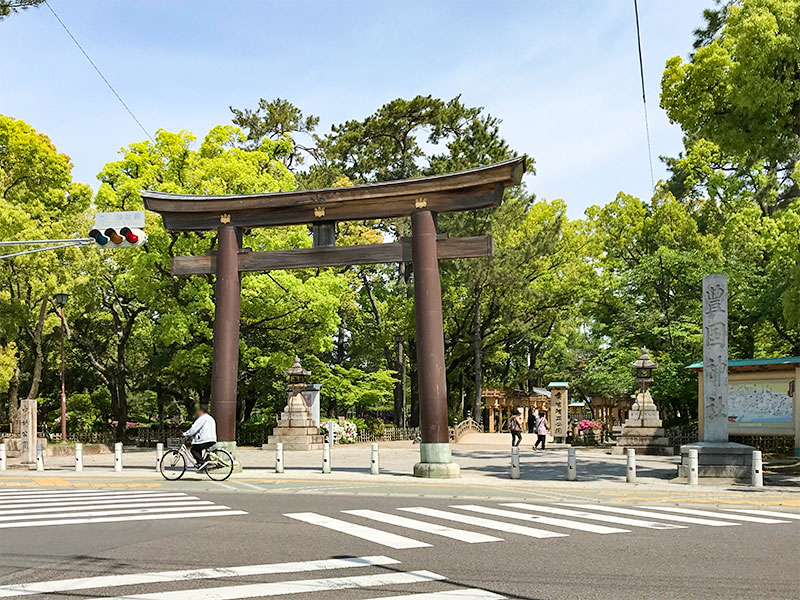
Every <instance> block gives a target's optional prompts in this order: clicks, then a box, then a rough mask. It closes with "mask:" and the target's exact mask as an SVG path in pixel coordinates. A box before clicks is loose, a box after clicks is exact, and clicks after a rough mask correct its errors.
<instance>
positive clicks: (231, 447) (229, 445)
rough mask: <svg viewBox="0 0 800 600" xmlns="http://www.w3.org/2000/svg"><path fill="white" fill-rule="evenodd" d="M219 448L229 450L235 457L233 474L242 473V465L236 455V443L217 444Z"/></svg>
mask: <svg viewBox="0 0 800 600" xmlns="http://www.w3.org/2000/svg"><path fill="white" fill-rule="evenodd" d="M217 448H222V449H224V450H227V451H228V452H230V453H231V456H233V472H234V473H241V472H242V463H240V462H239V457H238V456H237V455H236V442H217Z"/></svg>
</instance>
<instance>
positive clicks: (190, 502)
mask: <svg viewBox="0 0 800 600" xmlns="http://www.w3.org/2000/svg"><path fill="white" fill-rule="evenodd" d="M212 504H214V503H213V502H210V501H208V500H176V501H174V502H135V503H126V504H105V503H103V504H100V505H98V506H86V505H85V504H81V505H79V506H48V507H47V508H21V509H19V510H3V511H0V520H2V519H3V517H5V516H6V515H31V514H43V513H62V512H73V511H81V510H86V509H87V508H89V509H91V510H103V509H105V508H120V509H123V508H149V507H154V506H164V507H168V506H211V505H212Z"/></svg>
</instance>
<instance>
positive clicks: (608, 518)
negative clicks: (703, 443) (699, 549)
mask: <svg viewBox="0 0 800 600" xmlns="http://www.w3.org/2000/svg"><path fill="white" fill-rule="evenodd" d="M500 506H508V507H510V508H520V509H522V510H534V511H537V512H543V513H548V514H551V515H563V516H565V517H579V518H583V519H592V520H594V521H602V522H603V523H616V524H618V525H628V526H629V527H646V528H648V529H687V527H686V525H673V524H671V523H656V522H655V521H642V520H641V519H629V518H627V517H616V516H614V515H598V514H596V513H590V512H586V511H583V510H572V509H569V508H556V507H555V506H543V505H541V504H528V503H526V502H509V503H504V504H501V505H500Z"/></svg>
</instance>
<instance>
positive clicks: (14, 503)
mask: <svg viewBox="0 0 800 600" xmlns="http://www.w3.org/2000/svg"><path fill="white" fill-rule="evenodd" d="M186 497H187V496H186V494H141V493H133V494H125V495H121V496H69V497H67V498H41V499H39V498H26V499H25V500H3V502H2V504H0V507H6V506H7V507H9V508H13V507H18V506H37V505H46V504H57V503H62V504H69V503H72V504H76V503H79V502H84V501H86V502H93V501H96V500H131V499H140V498H186Z"/></svg>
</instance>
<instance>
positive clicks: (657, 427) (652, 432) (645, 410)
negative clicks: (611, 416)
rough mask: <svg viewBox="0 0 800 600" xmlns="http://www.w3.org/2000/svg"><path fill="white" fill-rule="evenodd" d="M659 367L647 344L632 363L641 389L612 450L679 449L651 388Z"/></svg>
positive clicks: (652, 451) (667, 452)
mask: <svg viewBox="0 0 800 600" xmlns="http://www.w3.org/2000/svg"><path fill="white" fill-rule="evenodd" d="M657 367H658V365H657V364H656V363H654V362H653V361H652V360H650V355H649V354H648V352H647V348H642V355H641V356H640V357H639V358H638V359H637V360H635V361H634V362H633V363H631V368H632V369H633V371H634V373H635V375H636V381H637V382H639V385H640V391H639V393H638V394H636V402H634V404H633V406H632V407H631V411H630V413H628V418H627V419H626V421H625V423H623V424H622V435H620V437H619V439H618V440H617V445H616V446H615V447H614V448H612V450H611V453H612V454H625V452H626V451H627V450H628V448H633V449H634V450H635V451H636V454H656V455H660V456H672V455H673V454H674V453H675V452H674V450H673V449H672V446H671V445H670V443H669V438H668V437H667V436H666V435H665V434H664V429H663V428H662V427H661V415H659V414H658V408H657V407H656V405H655V403H654V402H653V397H652V396H651V395H650V391H649V390H648V389H647V387H648V385H649V384H650V383H651V382H652V381H653V370H654V369H656V368H657Z"/></svg>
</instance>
